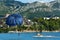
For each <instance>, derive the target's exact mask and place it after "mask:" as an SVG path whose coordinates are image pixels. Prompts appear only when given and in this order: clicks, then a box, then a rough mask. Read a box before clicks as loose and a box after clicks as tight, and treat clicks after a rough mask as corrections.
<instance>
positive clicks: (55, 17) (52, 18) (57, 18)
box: [52, 16, 60, 19]
mask: <svg viewBox="0 0 60 40" xmlns="http://www.w3.org/2000/svg"><path fill="white" fill-rule="evenodd" d="M59 18H60V17H57V16H56V17H53V18H52V19H59Z"/></svg>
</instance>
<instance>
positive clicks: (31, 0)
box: [16, 0, 53, 3]
mask: <svg viewBox="0 0 60 40" xmlns="http://www.w3.org/2000/svg"><path fill="white" fill-rule="evenodd" d="M16 1H21V2H23V3H32V2H34V1H40V2H50V1H53V0H16Z"/></svg>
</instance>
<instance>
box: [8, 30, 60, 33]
mask: <svg viewBox="0 0 60 40" xmlns="http://www.w3.org/2000/svg"><path fill="white" fill-rule="evenodd" d="M22 32H39V31H31V30H29V31H27V30H24V31H9V32H8V33H22ZM42 32H60V31H57V30H56V31H42Z"/></svg>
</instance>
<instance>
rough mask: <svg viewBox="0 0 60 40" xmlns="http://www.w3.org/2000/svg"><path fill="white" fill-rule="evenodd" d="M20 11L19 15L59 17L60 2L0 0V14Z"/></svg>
mask: <svg viewBox="0 0 60 40" xmlns="http://www.w3.org/2000/svg"><path fill="white" fill-rule="evenodd" d="M16 12H20V13H21V15H23V16H25V17H27V18H30V19H32V18H35V17H37V18H38V17H46V16H53V15H56V16H59V17H60V3H57V2H55V1H52V2H49V3H41V2H37V1H36V2H33V3H22V2H19V1H14V0H13V1H5V2H4V1H2V2H0V14H6V13H10V14H11V13H16Z"/></svg>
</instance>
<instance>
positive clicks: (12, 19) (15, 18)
mask: <svg viewBox="0 0 60 40" xmlns="http://www.w3.org/2000/svg"><path fill="white" fill-rule="evenodd" d="M22 23H23V17H22V16H21V15H20V14H17V13H16V14H11V15H9V16H8V17H7V18H6V24H7V25H9V26H16V25H21V24H22Z"/></svg>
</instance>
